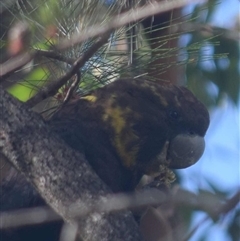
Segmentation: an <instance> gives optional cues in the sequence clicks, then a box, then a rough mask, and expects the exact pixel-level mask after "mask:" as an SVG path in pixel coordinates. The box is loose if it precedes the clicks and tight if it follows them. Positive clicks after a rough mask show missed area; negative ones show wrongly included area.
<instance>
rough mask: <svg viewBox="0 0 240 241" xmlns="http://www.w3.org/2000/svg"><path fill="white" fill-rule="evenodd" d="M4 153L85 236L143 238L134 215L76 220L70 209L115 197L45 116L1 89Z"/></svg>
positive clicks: (0, 139) (0, 126)
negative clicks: (111, 195) (42, 117)
mask: <svg viewBox="0 0 240 241" xmlns="http://www.w3.org/2000/svg"><path fill="white" fill-rule="evenodd" d="M0 100H1V102H0V113H1V114H0V152H1V153H3V155H4V156H6V157H7V158H8V160H9V161H10V162H11V163H12V164H13V165H14V166H15V167H16V168H17V169H18V170H19V171H20V172H21V173H23V174H24V176H25V177H26V178H27V179H28V181H30V182H31V183H32V184H33V186H34V187H35V188H36V190H37V191H38V192H39V193H40V194H41V196H42V197H43V198H44V199H45V201H46V202H47V203H48V204H49V205H50V206H51V207H52V208H53V209H54V210H55V211H56V212H57V213H58V214H59V215H61V216H62V217H63V218H64V220H66V221H69V222H70V223H75V222H77V224H78V226H79V233H81V238H83V239H86V240H91V241H99V240H106V241H107V240H109V241H110V240H124V241H128V240H134V241H137V240H141V238H140V234H139V231H138V227H137V224H136V223H135V221H134V219H133V217H132V216H131V214H130V212H127V211H126V212H121V213H114V214H103V213H98V214H96V213H93V214H90V215H88V216H87V217H85V218H84V219H76V218H75V217H74V216H73V214H72V213H71V212H70V210H69V206H70V205H72V204H74V203H78V205H79V206H81V208H84V206H86V205H87V204H88V203H91V202H93V201H94V200H97V199H99V198H101V197H104V196H105V195H107V194H108V193H110V191H109V189H108V187H107V186H106V185H105V184H104V183H103V182H102V181H101V180H100V179H99V178H98V176H97V175H96V174H95V173H94V172H93V171H92V169H91V168H90V166H89V164H88V163H87V162H86V161H85V159H84V157H83V155H81V153H77V152H76V151H74V150H72V149H71V148H69V147H67V146H66V145H65V143H64V142H63V141H62V140H61V139H60V138H58V137H57V136H56V135H55V134H54V133H53V132H52V131H51V130H50V128H48V126H47V125H46V124H45V123H44V122H43V120H41V118H40V117H39V116H38V115H37V114H35V113H33V112H32V111H30V110H29V109H28V108H27V107H26V106H25V105H23V104H21V103H20V102H18V101H17V100H15V99H14V98H13V97H11V96H10V95H9V94H7V93H6V92H5V91H3V90H2V89H0Z"/></svg>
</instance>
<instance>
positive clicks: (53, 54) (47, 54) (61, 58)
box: [35, 49, 76, 65]
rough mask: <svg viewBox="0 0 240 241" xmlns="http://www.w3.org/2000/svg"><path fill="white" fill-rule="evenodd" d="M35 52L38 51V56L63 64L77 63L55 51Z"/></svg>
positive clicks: (40, 50)
mask: <svg viewBox="0 0 240 241" xmlns="http://www.w3.org/2000/svg"><path fill="white" fill-rule="evenodd" d="M35 51H36V56H40V57H46V58H51V59H55V60H58V61H61V62H65V63H68V64H71V65H72V64H73V63H74V62H75V61H76V59H73V58H68V57H66V56H63V55H61V54H59V53H57V52H56V51H54V50H42V49H36V50H35Z"/></svg>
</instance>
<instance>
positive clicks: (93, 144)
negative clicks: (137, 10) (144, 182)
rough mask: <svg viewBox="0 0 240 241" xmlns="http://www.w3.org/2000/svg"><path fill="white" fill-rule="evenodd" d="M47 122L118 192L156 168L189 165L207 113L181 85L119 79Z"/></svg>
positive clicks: (130, 187) (199, 147) (194, 157)
mask: <svg viewBox="0 0 240 241" xmlns="http://www.w3.org/2000/svg"><path fill="white" fill-rule="evenodd" d="M50 124H51V125H52V127H53V128H54V129H55V130H56V132H57V133H59V134H60V136H61V137H62V138H63V139H64V140H65V141H66V142H67V144H69V145H70V146H71V147H72V148H74V149H76V150H80V151H82V152H84V153H85V155H86V158H87V160H88V161H89V162H90V164H91V165H92V167H93V168H94V170H95V171H96V172H97V174H98V175H99V176H100V177H101V178H102V179H103V180H104V181H105V182H106V183H107V184H108V185H109V186H110V187H111V188H112V190H113V191H115V192H118V191H129V190H133V189H134V188H135V187H136V185H137V183H138V182H139V180H140V178H141V176H142V175H143V174H150V173H154V172H158V167H159V165H160V164H165V165H167V166H169V167H172V168H184V167H187V166H190V165H192V164H194V163H195V162H196V161H197V160H198V159H199V158H200V156H201V155H202V153H203V150H204V140H203V137H204V135H205V133H206V130H207V128H208V125H209V114H208V111H207V109H206V108H205V107H204V105H203V104H202V103H201V102H200V101H198V100H197V99H196V98H195V97H194V95H193V94H192V93H191V92H190V91H189V90H187V89H186V88H184V87H177V86H175V85H173V84H171V83H169V82H161V83H155V82H151V81H147V80H135V79H119V80H117V81H115V82H113V83H111V84H109V85H107V86H105V87H103V88H100V89H98V90H96V91H94V92H92V93H90V94H89V95H87V96H85V97H82V98H80V99H79V100H75V101H73V102H72V103H70V104H67V105H65V106H64V107H63V108H62V109H61V110H60V111H59V112H58V113H57V114H56V115H55V116H54V117H53V118H52V120H51V121H50ZM164 146H165V148H167V149H166V150H165V151H166V155H165V156H163V157H162V156H161V153H162V151H163V150H164V148H163V147H164ZM160 156H161V158H159V157H160Z"/></svg>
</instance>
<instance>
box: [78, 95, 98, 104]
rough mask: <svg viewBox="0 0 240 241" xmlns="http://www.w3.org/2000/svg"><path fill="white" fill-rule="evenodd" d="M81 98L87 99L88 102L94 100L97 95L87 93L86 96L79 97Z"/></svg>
mask: <svg viewBox="0 0 240 241" xmlns="http://www.w3.org/2000/svg"><path fill="white" fill-rule="evenodd" d="M81 99H82V100H87V101H90V102H96V100H97V96H95V95H87V96H84V97H81Z"/></svg>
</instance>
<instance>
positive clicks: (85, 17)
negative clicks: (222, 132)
mask: <svg viewBox="0 0 240 241" xmlns="http://www.w3.org/2000/svg"><path fill="white" fill-rule="evenodd" d="M222 1H227V0H222ZM146 2H148V1H147V0H146V1H143V0H142V1H137V0H135V1H134V0H132V1H130V0H129V1H127V0H121V1H114V0H108V1H107V0H98V1H96V0H82V1H77V0H44V1H37V0H31V1H29V0H11V1H9V0H3V1H1V2H0V19H1V22H0V24H1V25H0V26H1V27H0V56H1V58H0V61H1V63H4V62H7V61H10V60H11V58H12V56H11V51H12V50H11V39H9V30H10V29H11V28H12V27H13V26H14V25H15V24H16V23H17V22H19V21H24V22H25V23H27V25H28V26H29V30H28V33H27V35H26V36H24V37H25V40H24V43H25V46H23V47H22V49H21V51H25V50H30V49H41V50H52V49H53V50H54V45H55V44H60V43H61V39H62V38H69V39H71V36H72V35H73V34H75V33H80V34H84V32H85V30H86V29H88V28H89V27H91V26H92V25H95V24H106V23H107V22H108V21H109V19H111V17H113V16H114V15H116V14H118V13H121V12H124V11H126V10H127V9H129V8H131V7H135V6H141V5H143V4H145V3H146ZM219 4H221V3H220V2H219V1H216V0H210V1H208V2H207V3H205V4H201V5H194V6H191V11H189V13H188V14H184V11H182V10H177V11H175V13H171V14H172V18H171V20H170V21H169V20H168V21H167V23H164V24H162V23H161V24H160V25H158V24H154V18H149V19H148V22H142V23H141V22H138V23H132V24H129V25H128V26H125V27H122V28H120V29H117V30H116V31H115V32H113V33H112V34H111V36H110V39H109V41H108V43H106V44H104V45H103V46H102V47H101V48H100V49H99V50H98V51H97V52H95V53H94V55H93V56H92V57H91V58H90V59H89V60H88V61H87V62H86V63H85V64H84V66H83V67H82V68H81V70H80V71H81V81H80V84H79V86H78V89H77V91H76V93H77V94H78V95H85V94H86V93H88V92H89V91H91V90H93V89H96V88H99V87H101V86H104V85H105V84H107V83H110V82H112V81H114V80H115V79H117V78H119V77H126V76H131V77H134V78H138V77H143V76H144V77H145V78H148V79H151V80H155V81H159V80H170V81H172V82H174V83H178V84H184V85H187V86H188V88H189V89H191V90H192V91H193V92H194V93H195V95H196V96H197V97H198V98H199V99H200V100H201V101H203V102H204V103H205V104H206V105H207V106H208V108H213V107H216V106H218V105H219V104H220V103H221V102H222V101H224V99H226V97H227V98H228V99H230V100H231V101H232V102H233V103H234V104H235V105H237V104H238V103H239V93H240V81H239V70H240V68H239V63H240V62H239V61H240V59H239V54H240V51H239V30H240V22H239V19H238V17H237V16H235V17H233V18H232V21H235V22H234V23H233V24H232V27H231V28H223V27H218V26H213V25H212V24H211V20H212V18H213V16H214V14H215V11H216V9H217V6H218V5H219ZM160 19H161V18H160ZM163 19H164V18H163ZM155 20H156V22H157V20H158V17H155ZM149 22H150V24H149ZM169 25H170V28H171V31H170V32H169V31H168V32H167V31H166V30H168V28H169ZM94 42H95V40H93V39H90V40H88V41H86V42H84V43H81V44H79V45H77V46H74V47H72V48H69V49H67V50H65V51H64V52H59V53H58V54H59V55H63V56H65V57H67V58H68V59H76V58H78V57H80V56H81V55H82V54H83V53H84V52H85V51H86V50H87V49H89V47H90V46H92V44H93V43H94ZM70 67H71V65H70V64H69V63H67V62H64V61H59V60H57V59H53V58H48V57H44V56H37V58H35V59H34V60H33V61H31V62H30V63H29V64H27V65H26V66H24V67H23V68H22V69H20V70H18V71H16V72H15V73H14V74H12V75H11V76H9V77H8V78H7V80H6V81H5V82H4V83H3V84H2V85H3V87H4V88H6V89H8V91H9V92H10V93H11V94H12V95H14V96H16V97H17V98H18V99H20V100H22V101H27V100H28V99H29V98H31V97H32V96H34V95H35V94H36V93H37V92H38V91H39V90H40V89H41V88H43V86H44V85H45V84H47V83H49V82H50V81H56V80H58V79H59V78H60V77H61V76H62V75H63V74H64V73H65V72H66V71H68V70H69V69H70ZM72 81H73V79H70V80H69V81H68V83H66V85H68V84H69V83H71V82H72ZM63 92H64V87H62V88H61V89H60V90H59V93H60V94H62V93H63ZM59 96H60V95H55V96H54V97H51V98H48V100H47V101H44V104H43V105H40V106H41V107H40V108H41V109H40V110H38V111H40V112H45V111H46V109H47V108H49V106H52V105H55V104H56V103H59V102H61V101H62V99H61V98H60V99H59ZM52 102H54V103H52ZM49 103H50V104H49ZM178 182H180V183H181V176H179V178H178ZM211 185H212V190H213V191H212V192H211V193H208V192H207V191H206V190H205V194H206V196H207V195H208V197H209V196H211V198H212V197H213V196H214V197H216V196H217V199H220V197H221V198H222V197H226V196H228V194H227V193H225V192H224V191H223V190H221V189H220V188H218V187H215V186H214V185H213V184H211ZM202 191H203V192H204V190H202ZM211 200H213V202H215V201H216V199H211ZM221 200H222V199H221ZM210 211H211V210H206V212H208V213H209V215H211V212H210ZM239 215H240V212H239V210H235V211H234V212H233V213H232V214H231V219H230V221H229V222H228V224H227V228H226V233H227V235H228V237H229V238H230V240H232V241H237V240H239V228H240V224H239V223H240V221H239V220H240V216H239ZM183 216H184V218H185V222H186V225H187V227H189V225H190V223H191V222H192V220H193V217H194V212H193V210H192V209H191V210H186V209H184V215H183ZM215 221H216V220H214V219H213V222H215ZM207 236H208V235H207V233H205V234H202V236H201V238H200V239H199V240H202V241H204V240H208V237H207ZM192 240H194V239H192Z"/></svg>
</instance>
